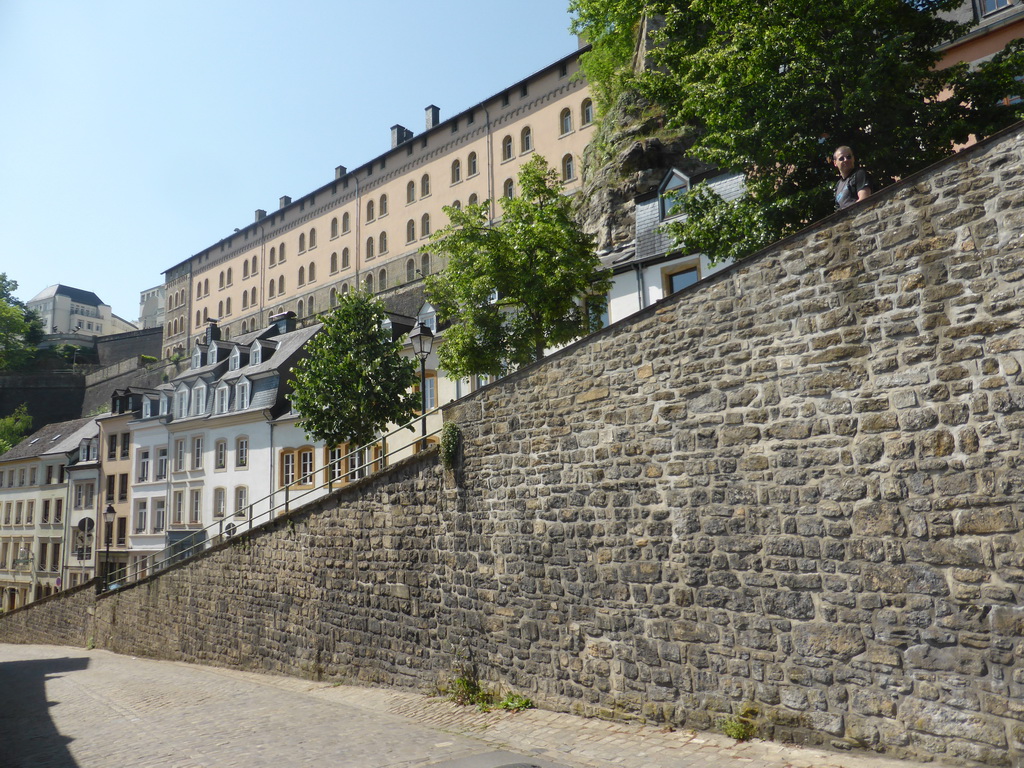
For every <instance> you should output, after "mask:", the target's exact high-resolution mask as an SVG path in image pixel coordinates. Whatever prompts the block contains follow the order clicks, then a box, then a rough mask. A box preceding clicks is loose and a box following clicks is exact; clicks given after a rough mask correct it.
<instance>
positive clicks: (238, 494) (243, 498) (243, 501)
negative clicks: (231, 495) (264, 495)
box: [235, 485, 249, 517]
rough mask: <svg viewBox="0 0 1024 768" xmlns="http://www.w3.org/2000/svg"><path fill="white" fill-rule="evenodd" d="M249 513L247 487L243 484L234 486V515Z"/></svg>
mask: <svg viewBox="0 0 1024 768" xmlns="http://www.w3.org/2000/svg"><path fill="white" fill-rule="evenodd" d="M248 514H249V489H248V487H246V486H244V485H239V486H236V487H235V515H236V516H238V517H245V516H246V515H248Z"/></svg>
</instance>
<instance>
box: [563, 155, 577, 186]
mask: <svg viewBox="0 0 1024 768" xmlns="http://www.w3.org/2000/svg"><path fill="white" fill-rule="evenodd" d="M575 178H576V163H575V162H574V161H573V159H572V155H566V156H565V157H563V158H562V180H563V181H572V180H573V179H575Z"/></svg>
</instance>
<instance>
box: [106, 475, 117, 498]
mask: <svg viewBox="0 0 1024 768" xmlns="http://www.w3.org/2000/svg"><path fill="white" fill-rule="evenodd" d="M116 491H117V477H116V476H115V475H107V495H106V499H105V500H106V502H107V503H108V504H109V503H111V502H112V501H113V500H114V493H115V492H116Z"/></svg>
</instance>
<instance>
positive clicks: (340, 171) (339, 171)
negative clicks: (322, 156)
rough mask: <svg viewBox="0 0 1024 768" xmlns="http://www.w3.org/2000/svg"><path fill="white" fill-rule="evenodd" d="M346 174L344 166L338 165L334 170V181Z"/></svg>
mask: <svg viewBox="0 0 1024 768" xmlns="http://www.w3.org/2000/svg"><path fill="white" fill-rule="evenodd" d="M346 173H348V168H346V167H345V166H344V165H339V166H338V167H337V168H335V169H334V179H335V181H337V180H338V179H340V178H341V177H342V176H344V175H345V174H346Z"/></svg>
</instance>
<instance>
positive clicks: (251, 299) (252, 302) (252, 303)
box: [249, 288, 256, 307]
mask: <svg viewBox="0 0 1024 768" xmlns="http://www.w3.org/2000/svg"><path fill="white" fill-rule="evenodd" d="M249 306H251V307H255V306H256V289H255V288H253V289H252V290H251V291H249Z"/></svg>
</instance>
